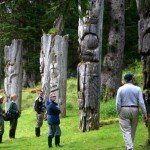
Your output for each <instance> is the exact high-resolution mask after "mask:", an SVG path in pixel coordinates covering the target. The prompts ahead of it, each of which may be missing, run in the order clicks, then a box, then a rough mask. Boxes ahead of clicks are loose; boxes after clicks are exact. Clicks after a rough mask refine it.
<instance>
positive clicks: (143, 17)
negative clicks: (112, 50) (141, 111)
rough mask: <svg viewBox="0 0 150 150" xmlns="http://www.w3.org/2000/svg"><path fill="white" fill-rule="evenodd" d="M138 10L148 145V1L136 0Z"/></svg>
mask: <svg viewBox="0 0 150 150" xmlns="http://www.w3.org/2000/svg"><path fill="white" fill-rule="evenodd" d="M136 2H137V8H138V11H139V16H140V20H139V24H138V26H139V52H140V54H141V56H142V61H143V76H144V87H143V90H144V100H145V104H146V108H147V113H148V121H147V127H148V140H147V145H148V146H150V1H149V0H136Z"/></svg>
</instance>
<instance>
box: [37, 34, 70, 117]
mask: <svg viewBox="0 0 150 150" xmlns="http://www.w3.org/2000/svg"><path fill="white" fill-rule="evenodd" d="M67 54H68V35H66V36H60V35H55V36H54V35H50V34H48V35H46V34H44V35H43V37H42V49H41V57H40V64H41V66H40V71H41V76H42V88H43V91H44V99H45V100H47V99H49V95H50V93H51V92H55V93H56V102H57V103H58V105H59V107H60V109H61V116H62V117H65V116H66V85H67V84H66V82H67Z"/></svg>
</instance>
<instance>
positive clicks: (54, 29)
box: [48, 28, 58, 34]
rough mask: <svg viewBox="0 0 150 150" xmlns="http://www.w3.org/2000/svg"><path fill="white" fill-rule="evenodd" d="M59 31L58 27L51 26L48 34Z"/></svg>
mask: <svg viewBox="0 0 150 150" xmlns="http://www.w3.org/2000/svg"><path fill="white" fill-rule="evenodd" d="M57 32H58V29H56V28H51V29H50V30H49V31H48V34H56V33H57Z"/></svg>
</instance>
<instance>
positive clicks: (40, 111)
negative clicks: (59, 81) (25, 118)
mask: <svg viewBox="0 0 150 150" xmlns="http://www.w3.org/2000/svg"><path fill="white" fill-rule="evenodd" d="M34 110H35V111H36V127H35V135H36V136H37V137H39V136H40V134H41V130H40V128H41V127H42V125H43V120H44V113H45V110H46V107H45V102H44V99H43V91H41V90H39V91H38V97H37V98H36V100H35V104H34Z"/></svg>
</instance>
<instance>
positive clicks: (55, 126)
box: [47, 92, 61, 148]
mask: <svg viewBox="0 0 150 150" xmlns="http://www.w3.org/2000/svg"><path fill="white" fill-rule="evenodd" d="M55 100H56V95H55V93H54V92H53V93H51V94H50V100H49V103H48V105H47V115H48V116H47V121H48V125H49V133H48V147H49V148H50V147H52V139H53V137H55V146H59V147H61V145H60V136H61V129H60V126H59V124H60V118H59V114H60V113H61V111H60V109H59V107H58V104H57V103H56V102H55Z"/></svg>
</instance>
